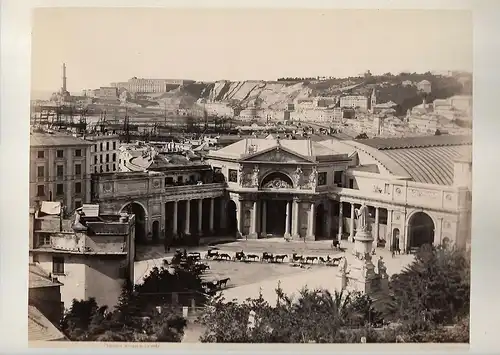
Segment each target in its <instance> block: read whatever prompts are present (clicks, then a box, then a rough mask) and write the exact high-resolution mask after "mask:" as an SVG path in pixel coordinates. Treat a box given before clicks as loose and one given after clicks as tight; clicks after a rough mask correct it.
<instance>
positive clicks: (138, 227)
mask: <svg viewBox="0 0 500 355" xmlns="http://www.w3.org/2000/svg"><path fill="white" fill-rule="evenodd" d="M121 211H127V213H129V214H133V215H134V216H135V241H136V243H137V244H144V243H146V216H147V214H146V210H145V209H144V207H143V206H142V205H141V204H140V203H137V202H130V203H128V204H126V205H125V206H123V207H122V209H121V210H120V212H121Z"/></svg>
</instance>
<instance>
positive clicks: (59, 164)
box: [29, 132, 91, 211]
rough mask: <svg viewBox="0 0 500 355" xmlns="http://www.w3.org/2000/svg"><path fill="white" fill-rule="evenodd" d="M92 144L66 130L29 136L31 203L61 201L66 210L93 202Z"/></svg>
mask: <svg viewBox="0 0 500 355" xmlns="http://www.w3.org/2000/svg"><path fill="white" fill-rule="evenodd" d="M90 145H91V143H89V142H87V141H85V140H83V139H81V138H77V137H74V136H72V135H69V134H64V133H48V132H34V133H31V135H30V172H29V174H30V206H33V205H35V204H36V203H38V202H40V201H60V202H62V204H63V205H64V206H65V209H66V210H67V211H71V210H74V209H76V208H78V207H80V206H81V205H82V204H83V203H86V202H87V201H90V154H91V152H90Z"/></svg>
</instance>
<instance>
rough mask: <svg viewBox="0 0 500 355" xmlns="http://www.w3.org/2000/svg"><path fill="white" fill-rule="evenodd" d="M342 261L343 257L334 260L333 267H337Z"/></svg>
mask: <svg viewBox="0 0 500 355" xmlns="http://www.w3.org/2000/svg"><path fill="white" fill-rule="evenodd" d="M340 260H342V257H338V258H332V265H333V266H337V265H338V264H339V262H340Z"/></svg>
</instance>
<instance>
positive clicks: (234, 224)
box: [226, 200, 238, 234]
mask: <svg viewBox="0 0 500 355" xmlns="http://www.w3.org/2000/svg"><path fill="white" fill-rule="evenodd" d="M236 211H237V208H236V203H235V202H234V201H233V200H229V201H228V202H227V204H226V216H227V221H226V222H227V224H226V225H227V231H228V232H229V233H230V234H234V233H236V232H237V231H238V219H237V218H236Z"/></svg>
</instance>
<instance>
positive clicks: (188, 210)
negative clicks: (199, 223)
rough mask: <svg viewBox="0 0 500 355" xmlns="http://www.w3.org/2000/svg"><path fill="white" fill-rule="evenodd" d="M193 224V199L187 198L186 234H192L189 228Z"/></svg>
mask: <svg viewBox="0 0 500 355" xmlns="http://www.w3.org/2000/svg"><path fill="white" fill-rule="evenodd" d="M190 224H191V200H186V219H185V226H184V234H186V235H190V234H191V232H190V230H189V227H190Z"/></svg>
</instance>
